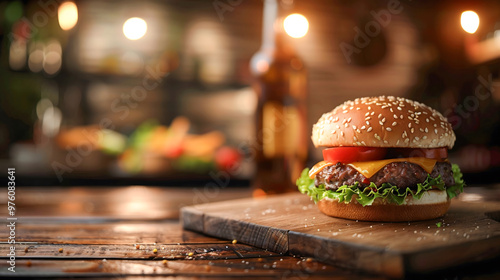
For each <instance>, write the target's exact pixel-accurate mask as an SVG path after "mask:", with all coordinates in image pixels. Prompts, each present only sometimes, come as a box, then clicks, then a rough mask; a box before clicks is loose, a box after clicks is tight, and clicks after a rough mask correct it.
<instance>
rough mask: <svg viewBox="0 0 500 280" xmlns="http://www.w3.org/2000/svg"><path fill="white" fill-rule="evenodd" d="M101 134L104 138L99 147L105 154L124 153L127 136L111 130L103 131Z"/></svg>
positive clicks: (101, 139)
mask: <svg viewBox="0 0 500 280" xmlns="http://www.w3.org/2000/svg"><path fill="white" fill-rule="evenodd" d="M101 133H102V137H101V138H100V141H99V147H100V148H101V150H102V151H103V152H104V153H106V154H110V155H119V154H121V153H123V151H124V150H125V146H126V145H127V137H125V135H123V134H121V133H118V132H116V131H113V130H109V129H103V130H101Z"/></svg>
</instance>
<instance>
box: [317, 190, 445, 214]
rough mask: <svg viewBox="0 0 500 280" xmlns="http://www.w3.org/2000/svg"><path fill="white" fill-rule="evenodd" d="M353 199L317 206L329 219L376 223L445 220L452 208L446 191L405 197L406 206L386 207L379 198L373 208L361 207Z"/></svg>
mask: <svg viewBox="0 0 500 280" xmlns="http://www.w3.org/2000/svg"><path fill="white" fill-rule="evenodd" d="M356 198H357V197H355V196H353V197H352V199H351V202H350V203H344V202H341V203H339V202H338V200H337V199H331V198H325V199H322V200H320V201H319V202H318V208H319V210H320V211H321V212H323V213H324V214H326V215H328V216H332V217H337V218H344V219H351V220H360V221H377V222H409V221H420V220H430V219H435V218H438V217H441V216H443V215H444V214H445V213H446V211H448V208H449V207H450V204H451V200H450V199H448V196H447V194H446V191H440V190H431V191H427V192H425V193H424V194H423V195H422V197H421V198H420V199H414V198H413V197H412V196H408V197H406V200H405V202H404V203H403V204H401V205H397V204H393V203H387V202H385V201H384V200H383V199H381V198H376V199H375V201H374V202H373V204H372V205H369V206H362V205H361V204H359V202H358V201H357V200H356Z"/></svg>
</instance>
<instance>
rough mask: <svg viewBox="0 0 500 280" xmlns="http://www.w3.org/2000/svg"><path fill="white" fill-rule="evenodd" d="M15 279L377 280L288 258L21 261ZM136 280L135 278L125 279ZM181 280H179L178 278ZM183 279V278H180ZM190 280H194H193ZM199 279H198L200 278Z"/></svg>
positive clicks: (3, 267)
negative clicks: (35, 277)
mask: <svg viewBox="0 0 500 280" xmlns="http://www.w3.org/2000/svg"><path fill="white" fill-rule="evenodd" d="M6 268H7V264H4V263H0V277H1V276H6V275H8V274H6V273H5V271H6ZM16 275H21V276H25V277H29V276H38V277H40V276H45V277H61V276H65V277H68V276H71V277H102V278H103V279H105V278H108V279H109V277H112V279H116V278H115V277H119V276H121V277H130V276H145V275H148V276H149V277H151V276H154V277H159V276H177V277H179V276H180V277H195V276H196V277H200V276H201V277H210V278H215V279H218V278H221V277H223V278H224V279H232V278H238V279H239V277H248V278H250V279H255V278H258V279H287V278H291V279H332V278H331V277H332V276H335V279H352V278H353V277H357V278H359V279H377V277H373V276H368V275H365V276H360V275H354V274H352V273H350V272H346V271H341V270H339V269H337V268H335V267H332V266H327V265H321V264H318V263H317V262H312V261H311V262H307V261H301V260H300V259H299V260H297V259H296V258H293V257H290V256H287V257H283V256H282V257H268V258H262V259H260V260H259V261H256V260H255V259H248V258H247V259H238V260H222V259H218V260H199V261H189V260H187V261H183V260H170V261H168V262H166V263H164V262H163V261H162V260H150V261H145V260H59V261H57V262H54V261H50V260H20V261H18V264H17V271H16ZM266 277H269V278H266ZM126 279H135V278H126ZM148 279H151V278H148ZM175 279H178V278H175ZM181 279H183V278H181ZM190 279H191V278H190ZM198 279H199V278H198Z"/></svg>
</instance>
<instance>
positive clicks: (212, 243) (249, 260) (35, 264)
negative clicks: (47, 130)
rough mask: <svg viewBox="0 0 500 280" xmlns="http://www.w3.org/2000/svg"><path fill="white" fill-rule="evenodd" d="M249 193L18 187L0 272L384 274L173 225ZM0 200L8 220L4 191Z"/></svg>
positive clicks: (491, 270)
mask: <svg viewBox="0 0 500 280" xmlns="http://www.w3.org/2000/svg"><path fill="white" fill-rule="evenodd" d="M478 195H482V194H480V193H479V194H478ZM248 196H250V190H248V189H246V188H233V189H224V190H216V191H214V190H211V191H209V190H206V189H203V188H189V187H184V188H156V187H143V186H128V187H104V188H103V187H68V188H47V187H44V188H36V187H29V188H27V187H18V188H17V190H16V200H15V203H16V213H15V216H14V217H15V218H17V221H16V228H15V241H16V244H15V256H16V259H15V271H16V272H15V273H13V272H10V271H8V268H9V267H10V264H9V262H8V258H9V256H8V254H9V251H10V246H11V245H10V244H7V240H8V236H9V228H8V227H6V226H2V227H0V234H1V238H0V241H1V244H0V258H1V259H2V261H1V262H0V277H9V278H11V277H14V276H17V277H47V278H66V277H96V278H101V279H111V278H112V279H118V278H124V279H152V277H153V276H165V277H167V278H168V279H193V278H196V279H198V278H200V277H208V278H212V279H220V278H222V277H224V279H231V278H246V279H331V278H332V277H334V278H336V279H352V278H356V279H382V278H381V277H379V276H374V275H366V274H360V273H358V272H352V271H347V270H345V269H340V268H337V267H334V266H331V265H327V264H324V263H320V262H318V261H316V260H314V259H310V258H302V257H299V256H296V257H294V256H289V255H280V254H277V253H273V252H270V251H266V250H262V249H258V248H255V247H252V246H248V245H245V244H241V243H238V242H234V241H232V240H221V239H217V238H213V237H209V236H205V235H202V234H199V233H195V232H192V231H187V230H183V229H182V227H181V225H180V224H179V221H178V215H179V208H180V207H181V206H184V205H191V204H194V203H201V202H208V201H220V200H227V199H233V198H242V197H248ZM490 197H491V196H490ZM0 201H2V204H0V207H1V210H0V215H1V216H2V218H1V219H2V220H3V221H6V222H7V218H8V217H9V216H8V215H7V205H6V204H5V203H6V201H7V191H6V190H5V191H4V192H2V193H0ZM485 267H486V269H484V268H482V269H479V270H477V269H476V270H475V271H471V272H467V271H465V272H464V271H460V273H461V274H463V273H466V274H467V275H468V276H471V277H474V276H481V277H485V276H486V277H493V278H492V279H494V278H495V277H496V278H498V277H499V276H500V272H499V271H498V269H497V268H496V267H495V266H493V265H490V264H486V265H485ZM447 275H454V274H453V273H451V274H447ZM154 279H156V278H154Z"/></svg>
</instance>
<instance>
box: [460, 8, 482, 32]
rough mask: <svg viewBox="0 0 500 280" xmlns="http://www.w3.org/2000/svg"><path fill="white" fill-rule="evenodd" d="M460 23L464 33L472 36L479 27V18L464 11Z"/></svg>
mask: <svg viewBox="0 0 500 280" xmlns="http://www.w3.org/2000/svg"><path fill="white" fill-rule="evenodd" d="M460 23H461V24H462V28H463V29H464V30H465V32H467V33H470V34H473V33H475V32H476V30H477V28H478V27H479V16H478V15H477V14H476V12H474V11H465V12H463V13H462V17H461V18H460Z"/></svg>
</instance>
